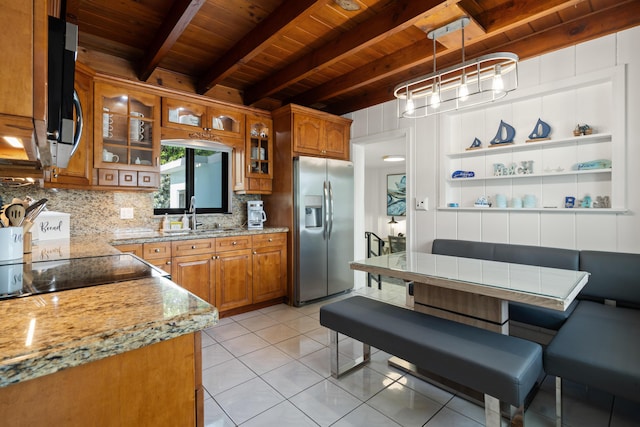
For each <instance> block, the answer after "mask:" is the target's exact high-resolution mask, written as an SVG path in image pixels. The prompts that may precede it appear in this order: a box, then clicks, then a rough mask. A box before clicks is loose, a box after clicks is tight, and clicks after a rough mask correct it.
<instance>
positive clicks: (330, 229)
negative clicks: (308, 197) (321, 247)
mask: <svg viewBox="0 0 640 427" xmlns="http://www.w3.org/2000/svg"><path fill="white" fill-rule="evenodd" d="M327 205H329V215H328V217H329V232H328V233H327V238H328V239H330V238H331V232H332V231H333V188H331V181H329V201H328V203H327Z"/></svg>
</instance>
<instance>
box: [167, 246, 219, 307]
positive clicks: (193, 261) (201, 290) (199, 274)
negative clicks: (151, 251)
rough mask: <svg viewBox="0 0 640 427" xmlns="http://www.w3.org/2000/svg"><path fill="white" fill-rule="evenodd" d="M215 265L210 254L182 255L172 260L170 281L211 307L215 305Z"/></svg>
mask: <svg viewBox="0 0 640 427" xmlns="http://www.w3.org/2000/svg"><path fill="white" fill-rule="evenodd" d="M216 263H217V259H216V256H215V255H212V254H199V255H184V256H178V257H174V258H173V263H172V264H173V265H172V271H173V274H172V276H171V278H172V280H173V281H174V282H176V283H177V284H178V285H180V286H182V287H183V288H185V289H186V290H188V291H189V292H191V293H192V294H195V295H197V296H199V297H200V298H202V299H203V300H205V301H207V302H208V303H209V304H211V305H215V306H216V307H217V305H216V299H215V287H216Z"/></svg>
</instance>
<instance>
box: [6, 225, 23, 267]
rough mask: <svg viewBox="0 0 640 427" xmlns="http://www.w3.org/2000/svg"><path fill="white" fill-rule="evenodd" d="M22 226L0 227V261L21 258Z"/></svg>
mask: <svg viewBox="0 0 640 427" xmlns="http://www.w3.org/2000/svg"><path fill="white" fill-rule="evenodd" d="M22 232H23V231H22V227H2V228H0V248H3V249H2V250H1V251H0V261H9V260H21V259H22V256H23V254H24V244H23V242H22Z"/></svg>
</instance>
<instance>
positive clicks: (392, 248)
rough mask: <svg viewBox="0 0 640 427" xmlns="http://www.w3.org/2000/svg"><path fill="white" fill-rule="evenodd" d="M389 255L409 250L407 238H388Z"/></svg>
mask: <svg viewBox="0 0 640 427" xmlns="http://www.w3.org/2000/svg"><path fill="white" fill-rule="evenodd" d="M388 239H389V253H394V252H403V251H405V250H406V248H407V238H406V237H404V236H403V237H400V236H388Z"/></svg>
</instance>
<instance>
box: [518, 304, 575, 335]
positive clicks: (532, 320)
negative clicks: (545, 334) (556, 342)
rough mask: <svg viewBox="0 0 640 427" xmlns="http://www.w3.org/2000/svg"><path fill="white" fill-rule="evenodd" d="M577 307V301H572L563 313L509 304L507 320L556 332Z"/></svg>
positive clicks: (526, 305) (525, 305)
mask: <svg viewBox="0 0 640 427" xmlns="http://www.w3.org/2000/svg"><path fill="white" fill-rule="evenodd" d="M577 305H578V300H574V301H573V302H572V303H571V304H569V307H567V309H566V310H565V311H558V310H552V309H550V308H544V307H536V306H534V305H529V304H523V303H519V302H509V319H510V320H515V321H517V322H521V323H526V324H528V325H535V326H539V327H541V328H546V329H551V330H554V331H557V330H558V329H560V327H561V326H562V325H563V324H564V322H566V321H567V319H568V318H569V316H571V313H573V310H575V309H576V307H577Z"/></svg>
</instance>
